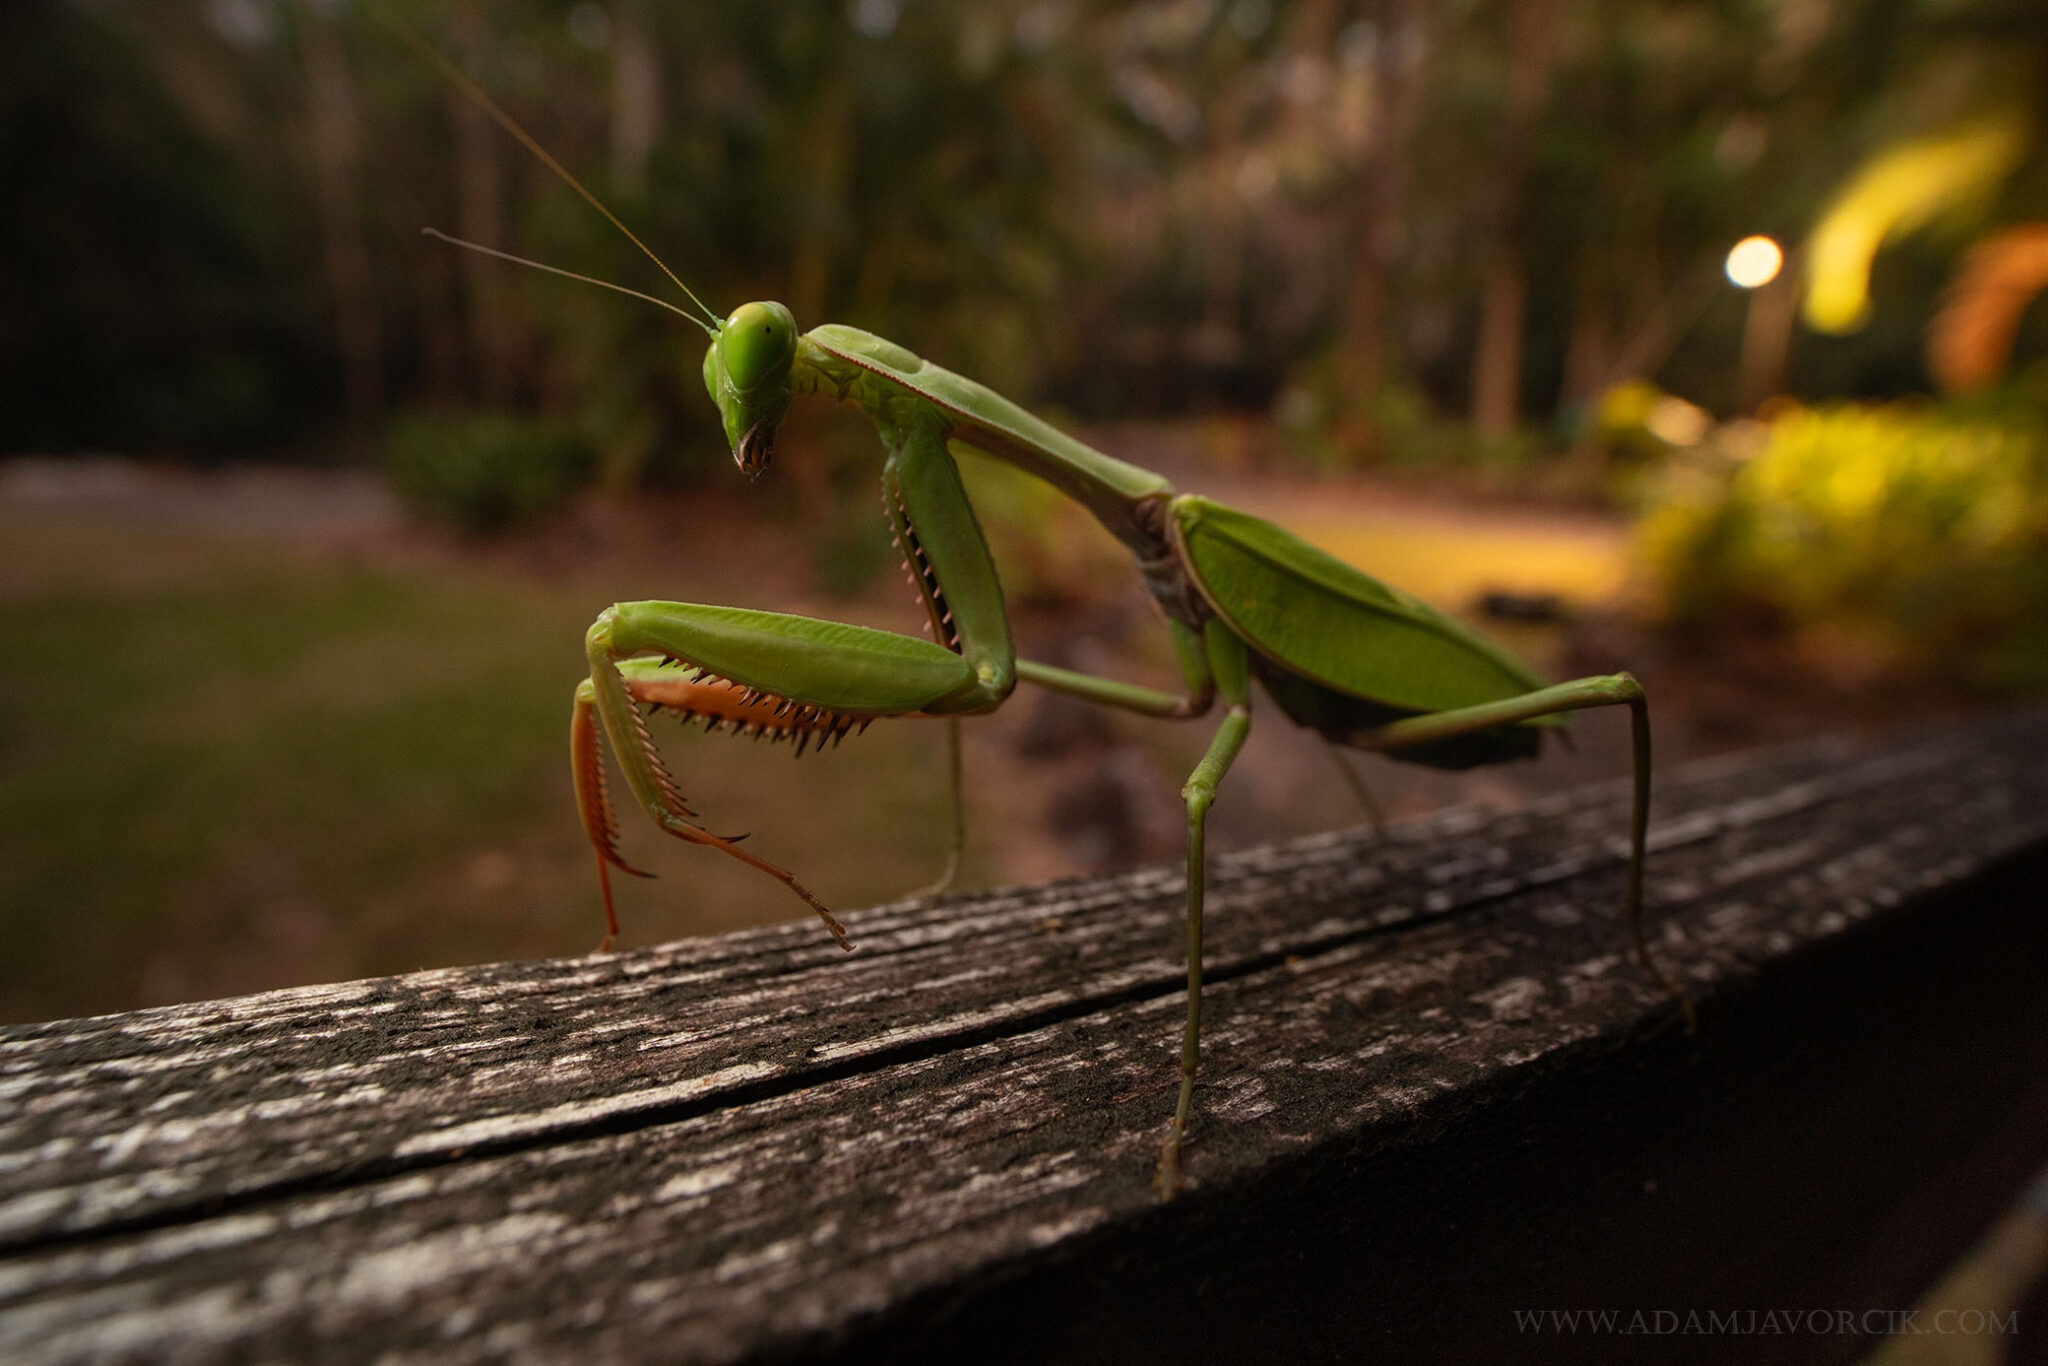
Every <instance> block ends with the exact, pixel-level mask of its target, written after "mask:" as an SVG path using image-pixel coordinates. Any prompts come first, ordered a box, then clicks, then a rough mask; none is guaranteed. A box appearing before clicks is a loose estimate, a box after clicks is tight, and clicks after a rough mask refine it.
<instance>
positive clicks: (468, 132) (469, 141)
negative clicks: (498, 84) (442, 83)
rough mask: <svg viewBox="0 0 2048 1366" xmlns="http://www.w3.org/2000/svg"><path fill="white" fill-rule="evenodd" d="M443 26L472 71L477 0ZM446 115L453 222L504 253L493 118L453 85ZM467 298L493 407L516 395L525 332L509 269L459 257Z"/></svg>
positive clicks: (458, 7)
mask: <svg viewBox="0 0 2048 1366" xmlns="http://www.w3.org/2000/svg"><path fill="white" fill-rule="evenodd" d="M448 27H449V32H450V35H451V36H452V37H453V38H454V40H455V44H456V46H457V47H459V48H460V49H461V50H462V55H463V57H464V58H465V59H466V60H467V62H468V65H469V66H470V67H471V68H472V69H473V68H474V67H475V66H476V64H477V57H478V54H480V53H485V52H488V51H489V50H490V29H489V25H488V23H487V22H486V19H485V14H484V10H483V7H482V5H481V4H480V3H479V0H453V3H451V4H450V5H449V7H448ZM447 98H448V113H449V117H450V119H452V120H453V122H454V125H455V221H456V225H457V229H458V231H459V232H460V234H461V235H462V236H463V237H466V238H468V239H469V240H470V241H472V242H476V243H480V244H481V245H483V246H487V247H492V248H495V249H497V250H500V251H503V250H505V249H506V247H505V233H504V227H503V224H504V221H505V173H504V167H503V165H502V163H501V162H500V161H499V159H498V155H499V147H498V141H497V135H496V130H495V128H494V127H493V125H492V122H491V116H490V115H489V114H488V113H486V112H485V111H484V110H482V109H479V108H478V107H477V106H476V104H475V103H474V102H473V101H472V100H470V99H469V98H468V97H466V96H465V95H464V94H463V93H462V92H461V91H460V90H457V89H455V88H454V87H453V86H451V87H450V88H449V90H448V95H447ZM462 256H463V262H462V273H463V279H464V281H465V283H466V284H467V286H468V295H469V341H470V357H471V363H472V364H473V365H474V366H475V375H476V386H477V392H478V394H479V395H480V396H481V397H482V398H484V399H485V400H486V401H488V402H491V403H505V402H508V401H509V400H510V399H511V397H512V394H513V389H514V385H515V380H516V376H517V371H518V362H519V356H520V352H521V334H522V329H521V327H520V325H519V320H518V315H517V313H516V311H515V309H514V306H513V299H512V289H511V284H510V281H509V280H508V279H507V278H506V275H505V271H506V269H507V267H506V266H504V265H503V264H502V263H500V262H496V261H493V260H491V259H490V258H488V257H485V256H480V255H478V254H476V253H475V252H464V253H463V254H462Z"/></svg>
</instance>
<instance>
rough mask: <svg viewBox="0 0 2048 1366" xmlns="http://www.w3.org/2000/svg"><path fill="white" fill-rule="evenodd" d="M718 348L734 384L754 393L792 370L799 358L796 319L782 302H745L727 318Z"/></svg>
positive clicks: (742, 391) (738, 387) (740, 390)
mask: <svg viewBox="0 0 2048 1366" xmlns="http://www.w3.org/2000/svg"><path fill="white" fill-rule="evenodd" d="M718 347H719V351H720V353H721V355H722V356H723V358H724V360H725V375H726V378H727V379H728V380H729V381H731V383H732V387H733V388H734V389H736V390H738V391H739V392H740V393H742V394H751V393H753V392H754V391H755V390H756V389H759V388H760V387H761V386H762V385H764V384H772V383H774V382H776V381H778V380H780V379H781V378H782V377H783V376H785V375H787V374H788V373H789V367H790V362H792V361H794V360H795V359H796V319H795V318H793V317H791V316H790V312H789V310H788V309H786V308H784V307H783V306H782V305H781V304H776V303H755V304H741V305H740V306H739V307H738V308H736V309H734V310H733V311H732V316H731V317H729V318H727V319H726V320H725V327H724V329H723V330H721V331H720V333H719V336H718Z"/></svg>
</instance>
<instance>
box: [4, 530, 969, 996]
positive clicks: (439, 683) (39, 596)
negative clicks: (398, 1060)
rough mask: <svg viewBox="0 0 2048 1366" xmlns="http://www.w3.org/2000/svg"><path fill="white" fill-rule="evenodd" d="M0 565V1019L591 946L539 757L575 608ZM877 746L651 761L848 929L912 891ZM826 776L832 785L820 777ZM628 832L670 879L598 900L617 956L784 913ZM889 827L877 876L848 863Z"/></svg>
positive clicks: (558, 804)
mask: <svg viewBox="0 0 2048 1366" xmlns="http://www.w3.org/2000/svg"><path fill="white" fill-rule="evenodd" d="M0 560H4V561H5V562H6V563H8V564H10V565H13V564H20V565H25V566H33V567H34V572H33V573H31V574H28V575H25V576H24V578H25V580H26V581H25V582H22V583H10V584H9V586H8V589H7V591H4V592H0V829H5V830H6V831H7V832H8V835H7V844H8V852H7V856H6V857H5V858H4V859H0V1018H5V1019H25V1018H42V1017H49V1016H55V1015H70V1014H81V1013H90V1012H94V1011H104V1010H114V1009H125V1008H129V1007H132V1006H135V1005H141V1004H150V1003H154V1002H161V1001H170V1000H179V999H187V998H193V997H200V996H214V995H221V994H226V993H231V992H234V991H239V990H251V989H256V988H260V987H265V986H272V985H279V984H282V983H286V982H294V981H322V980H341V979H344V978H349V977H357V976H363V975H367V974H373V973H379V972H388V971H400V970H406V969H411V968H417V967H421V966H431V965H441V964H448V963H460V962H476V961H488V960H491V959H497V958H505V957H517V956H533V955H541V954H566V953H578V952H583V951H586V950H588V949H589V948H590V947H592V946H593V945H594V943H595V942H596V939H597V936H598V932H599V929H600V920H599V917H598V910H597V899H596V889H595V878H594V875H593V873H592V870H591V866H590V856H589V853H588V850H587V846H585V845H584V844H583V842H582V838H581V835H580V832H579V830H578V827H577V824H576V821H575V816H574V807H573V801H572V799H571V796H570V792H569V784H568V778H567V764H566V749H567V746H566V744H565V743H564V742H565V740H566V730H567V726H566V722H567V718H568V703H569V696H570V690H571V688H572V686H573V684H574V682H575V680H576V678H577V677H578V674H579V672H580V669H579V666H580V662H581V661H580V655H581V650H580V646H581V641H582V635H583V631H584V628H585V627H586V626H587V625H588V623H589V621H590V619H591V617H592V616H593V615H594V614H595V612H596V611H597V609H598V608H599V607H601V606H602V605H603V602H602V600H600V599H599V598H597V597H594V596H592V595H590V594H589V593H587V592H582V593H579V592H576V591H572V590H565V589H561V588H557V587H553V586H550V585H548V584H546V583H544V582H540V581H537V580H527V579H523V578H521V577H519V576H507V575H496V576H489V577H487V576H486V575H485V574H484V573H482V572H458V573H443V572H433V573H430V572H424V571H385V570H377V569H371V568H366V567H359V566H350V565H347V564H343V563H333V562H327V561H324V560H315V559H312V558H308V557H303V556H298V555H293V554H290V553H284V552H269V551H265V550H263V549H262V548H261V547H260V546H257V545H253V544H240V543H230V544H228V545H225V546H224V545H222V544H221V543H220V542H219V541H218V540H217V539H214V538H205V537H198V536H185V535H179V534H171V533H163V532H142V531H137V530H118V531H116V530H111V529H108V528H105V527H95V526H92V525H88V524H79V525H67V524H63V523H52V522H47V521H28V520H20V519H16V520H8V521H4V522H0ZM152 570H154V571H155V572H152ZM886 729H888V728H886V727H877V728H876V730H875V732H873V733H872V736H871V739H870V742H869V743H866V744H863V745H862V746H860V752H859V754H858V756H857V757H856V756H855V755H854V754H853V752H852V751H851V750H846V751H840V752H837V753H835V754H832V755H828V756H825V757H824V758H823V759H822V760H818V759H808V758H807V759H806V760H805V761H804V765H803V766H794V765H791V764H790V763H789V762H788V761H787V760H786V758H783V755H784V754H786V751H781V752H778V753H777V755H776V757H777V758H778V759H781V760H782V762H779V763H772V764H763V763H761V762H760V759H759V758H758V757H756V756H757V755H758V754H760V753H762V752H760V751H751V750H746V749H744V748H743V747H738V746H729V747H728V748H729V749H731V750H736V751H738V753H737V755H736V756H735V757H736V759H737V762H733V761H728V762H725V763H723V764H720V765H719V766H718V767H719V769H720V770H721V771H718V772H716V773H714V774H713V775H711V776H710V777H709V778H708V779H706V780H704V781H693V779H695V778H699V777H700V776H701V775H699V774H698V773H697V771H696V769H695V768H694V767H693V765H692V756H694V755H695V754H696V753H697V751H696V749H695V746H694V743H693V740H694V737H692V738H685V739H676V738H675V737H674V736H673V733H670V734H667V735H664V737H663V739H664V743H665V744H666V745H668V746H669V748H670V753H671V755H672V757H673V761H674V765H673V766H674V767H675V768H676V770H677V772H678V773H679V775H681V776H682V778H683V781H684V784H685V787H686V790H688V791H690V793H691V795H692V796H693V798H696V799H698V804H699V806H700V809H703V810H706V811H709V812H712V813H715V814H714V815H713V816H712V819H713V820H714V823H715V824H716V825H717V826H718V828H720V829H721V830H727V831H730V830H733V829H743V828H747V827H748V825H749V823H752V824H753V825H754V826H755V828H760V829H762V831H763V834H764V836H766V838H764V839H762V840H760V841H758V843H759V844H760V845H761V846H762V847H763V852H764V853H765V854H766V856H768V857H770V858H779V859H781V860H784V861H786V862H790V863H793V864H795V865H796V866H798V867H799V868H801V869H802V870H803V872H804V874H805V876H806V877H808V878H811V879H812V880H813V885H814V886H816V887H817V888H818V890H819V891H820V893H821V894H823V895H826V896H828V897H832V898H835V899H837V900H838V901H840V903H841V904H847V903H850V902H857V901H859V900H861V899H868V900H873V899H879V898H881V897H883V896H886V895H889V894H892V893H893V894H900V893H901V892H903V891H905V890H907V889H908V888H910V887H912V886H915V885H917V884H918V883H919V882H921V881H923V880H925V879H926V878H928V877H929V876H931V873H932V871H933V870H935V869H936V867H937V860H938V852H937V849H938V843H937V831H938V829H939V819H938V812H937V809H936V803H937V800H938V796H939V794H938V793H936V792H927V791H925V790H924V789H923V788H922V787H921V786H920V779H921V777H922V776H923V772H935V771H936V769H935V766H928V765H930V756H929V755H927V754H926V753H925V751H926V750H928V749H931V744H930V740H929V739H927V738H920V737H910V736H905V735H902V734H900V733H899V734H898V735H897V736H895V737H887V736H883V735H882V732H883V731H885V730H886ZM898 729H899V732H901V731H905V730H908V729H909V728H898ZM934 752H935V751H934ZM849 759H852V761H853V762H855V763H859V764H860V765H861V766H862V769H861V771H862V775H863V776H862V778H861V779H860V780H858V781H855V780H852V775H850V774H843V773H842V774H839V775H837V777H836V779H834V778H821V776H820V774H819V773H818V771H817V766H818V765H820V764H822V765H824V766H826V767H828V768H829V767H833V766H836V765H844V764H846V763H847V761H848V760H849ZM920 769H922V770H923V772H921V771H920ZM799 797H800V799H801V807H800V809H801V811H802V812H803V814H802V816H801V818H799V819H796V820H792V821H787V822H785V821H779V820H776V815H777V812H778V811H779V810H780V809H781V808H783V807H785V806H787V805H789V804H790V803H791V802H792V801H795V800H797V799H798V798H799ZM627 814H628V816H629V817H630V813H627ZM625 823H626V824H627V825H628V827H629V836H628V848H629V850H630V851H631V854H632V856H633V857H635V858H636V859H637V860H639V861H642V863H643V866H651V867H653V868H656V869H658V870H660V871H661V872H662V873H664V874H667V875H670V877H669V880H664V881H663V882H662V883H659V884H656V886H657V887H659V888H660V889H661V890H660V891H659V892H658V893H649V892H647V891H643V890H642V886H643V884H638V883H634V882H632V881H631V880H626V881H627V885H626V886H625V887H624V888H622V896H621V902H622V905H621V910H622V914H624V915H625V917H626V919H627V921H628V938H629V941H630V942H639V943H646V942H649V941H651V940H653V939H656V938H661V937H666V936H668V935H672V934H674V933H678V932H695V931H700V930H709V929H716V928H724V927H726V926H728V925H730V924H732V923H735V922H746V921H752V920H764V919H775V918H785V917H789V916H792V915H795V914H799V913H801V911H802V907H801V906H800V905H799V904H798V903H796V902H795V901H793V900H791V899H790V898H789V897H788V895H787V893H786V892H785V891H783V889H781V888H780V887H779V886H776V885H775V884H773V883H769V882H767V881H766V880H765V879H762V878H760V877H759V875H758V874H751V873H747V871H746V870H745V869H743V868H740V867H739V866H738V865H736V864H728V862H727V861H726V860H722V859H707V858H705V857H703V855H702V854H701V852H699V851H686V850H682V849H681V848H680V846H675V847H674V848H672V849H671V848H664V847H661V846H663V845H666V844H667V843H668V842H666V841H661V840H659V838H658V836H656V835H654V834H653V833H652V832H646V833H644V834H643V833H642V832H640V831H638V830H637V829H633V828H632V827H633V825H634V823H633V822H632V821H631V820H630V819H628V820H627V821H626V822H625ZM771 825H772V826H775V827H778V828H776V829H773V830H771V829H770V827H771ZM898 828H904V829H905V830H906V834H905V836H904V837H903V838H905V839H907V840H908V842H909V844H910V845H911V852H909V853H906V854H905V855H903V856H902V857H901V858H895V859H892V858H890V857H888V856H887V852H888V851H887V848H886V847H885V848H883V849H882V850H880V851H877V849H876V845H877V841H878V840H879V841H882V842H883V843H884V845H885V846H886V844H887V841H888V839H889V838H890V837H891V836H890V834H889V832H892V831H894V830H896V829H898ZM856 851H858V852H861V853H863V854H865V855H866V857H865V858H864V859H862V860H860V861H859V862H858V863H856V862H855V861H854V860H853V859H852V858H851V857H849V856H850V855H851V854H853V853H854V852H856ZM878 852H879V853H880V854H881V855H882V856H881V857H877V853H878ZM906 863H907V864H910V865H913V866H910V867H903V866H900V865H903V864H906ZM834 873H840V874H841V875H840V876H839V877H838V878H837V879H836V880H835V878H834V877H833V876H832V874H834ZM741 875H744V876H741ZM714 912H715V913H714Z"/></svg>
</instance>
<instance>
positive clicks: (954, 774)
mask: <svg viewBox="0 0 2048 1366" xmlns="http://www.w3.org/2000/svg"><path fill="white" fill-rule="evenodd" d="M946 772H947V775H948V777H949V779H950V785H951V787H952V796H953V830H952V841H951V843H949V844H948V845H947V847H946V869H945V871H944V872H942V873H940V874H939V877H938V881H936V882H933V883H930V884H928V885H926V886H923V887H920V888H918V889H917V890H916V891H914V892H912V893H910V895H912V896H938V895H939V894H940V893H942V892H944V891H946V890H947V889H948V888H950V887H951V886H952V885H953V882H954V880H955V879H956V878H958V877H959V876H960V860H961V856H962V855H963V854H964V853H965V851H966V849H967V792H966V790H965V787H964V786H963V784H962V783H961V774H960V718H959V717H957V716H949V717H947V718H946Z"/></svg>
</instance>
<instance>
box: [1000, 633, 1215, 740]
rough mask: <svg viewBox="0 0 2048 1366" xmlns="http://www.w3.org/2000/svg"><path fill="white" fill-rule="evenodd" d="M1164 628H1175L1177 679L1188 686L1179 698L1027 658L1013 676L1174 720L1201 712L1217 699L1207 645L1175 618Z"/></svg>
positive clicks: (1045, 686) (1198, 635)
mask: <svg viewBox="0 0 2048 1366" xmlns="http://www.w3.org/2000/svg"><path fill="white" fill-rule="evenodd" d="M1167 626H1168V627H1170V628H1171V629H1172V631H1173V650H1174V655H1175V657H1176V659H1178V661H1179V663H1180V676H1181V681H1182V683H1183V684H1184V685H1185V686H1186V688H1187V691H1186V692H1185V693H1182V694H1180V695H1179V696H1175V695H1174V694H1172V693H1164V692H1160V691H1158V690H1157V689H1155V688H1145V687H1140V686H1139V685H1137V684H1136V683H1122V682H1118V681H1117V680H1116V679H1113V678H1098V677H1096V676H1095V675H1094V674H1084V673H1077V672H1075V671H1074V670H1072V669H1061V668H1056V667H1055V666H1053V665H1051V664H1040V663H1038V662H1037V661H1036V660H1030V659H1020V660H1018V661H1017V677H1018V678H1020V679H1022V680H1023V681H1024V682H1026V683H1035V684H1037V685H1038V686H1039V687H1041V688H1050V689H1052V690H1053V691H1054V692H1063V693H1065V694H1067V695H1068V696H1069V697H1078V698H1080V699H1081V700H1082V701H1084V702H1097V703H1100V704H1101V705H1103V706H1105V707H1120V708H1122V709H1123V710H1125V711H1134V712H1137V713H1138V714H1139V715H1140V716H1158V717H1164V718H1166V719H1167V720H1172V721H1185V720H1189V719H1191V718H1193V717H1196V716H1201V715H1202V714H1204V713H1205V712H1207V711H1208V710H1209V707H1210V706H1211V704H1213V703H1214V702H1215V700H1216V681H1215V679H1214V678H1213V677H1212V676H1211V672H1210V668H1209V652H1208V647H1207V646H1206V645H1205V644H1204V643H1203V640H1202V636H1201V633H1200V632H1198V631H1196V630H1194V629H1193V628H1192V627H1189V626H1187V625H1184V624H1183V623H1181V622H1178V621H1169V622H1168V623H1167Z"/></svg>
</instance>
